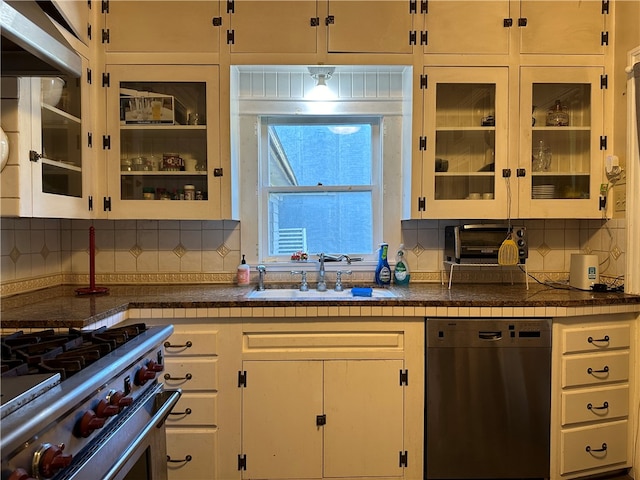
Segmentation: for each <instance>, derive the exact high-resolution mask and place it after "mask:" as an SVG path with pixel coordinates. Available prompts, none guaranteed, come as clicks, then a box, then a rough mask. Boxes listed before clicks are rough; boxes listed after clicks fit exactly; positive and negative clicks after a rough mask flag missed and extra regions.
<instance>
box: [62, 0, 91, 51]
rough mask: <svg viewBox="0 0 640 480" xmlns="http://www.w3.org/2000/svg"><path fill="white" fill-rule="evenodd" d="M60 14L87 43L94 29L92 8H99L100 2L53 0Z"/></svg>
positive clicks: (83, 41) (81, 39)
mask: <svg viewBox="0 0 640 480" xmlns="http://www.w3.org/2000/svg"><path fill="white" fill-rule="evenodd" d="M51 3H52V4H53V5H54V6H55V7H56V8H57V10H58V12H59V13H60V16H61V17H62V18H63V19H64V21H65V22H66V23H67V25H69V27H70V28H71V29H72V30H73V33H74V34H75V36H76V37H78V39H80V41H81V42H82V43H84V44H85V45H88V44H89V40H90V37H93V35H94V30H93V28H92V27H91V23H92V21H91V10H92V9H93V8H97V6H98V5H99V3H100V2H98V1H95V0H94V1H91V0H52V1H51Z"/></svg>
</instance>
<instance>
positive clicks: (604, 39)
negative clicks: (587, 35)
mask: <svg viewBox="0 0 640 480" xmlns="http://www.w3.org/2000/svg"><path fill="white" fill-rule="evenodd" d="M600 45H603V46H605V45H609V32H601V33H600Z"/></svg>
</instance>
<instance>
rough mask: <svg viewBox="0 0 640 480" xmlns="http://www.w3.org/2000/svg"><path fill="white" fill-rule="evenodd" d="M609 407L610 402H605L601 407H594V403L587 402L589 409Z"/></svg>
mask: <svg viewBox="0 0 640 480" xmlns="http://www.w3.org/2000/svg"><path fill="white" fill-rule="evenodd" d="M607 408H609V402H604V403H603V404H602V406H601V407H594V406H593V405H592V404H590V403H588V404H587V410H605V409H607Z"/></svg>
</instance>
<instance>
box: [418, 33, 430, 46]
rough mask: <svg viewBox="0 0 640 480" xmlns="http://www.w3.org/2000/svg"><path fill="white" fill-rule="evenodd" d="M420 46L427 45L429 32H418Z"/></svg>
mask: <svg viewBox="0 0 640 480" xmlns="http://www.w3.org/2000/svg"><path fill="white" fill-rule="evenodd" d="M420 45H429V31H428V30H425V31H424V32H420Z"/></svg>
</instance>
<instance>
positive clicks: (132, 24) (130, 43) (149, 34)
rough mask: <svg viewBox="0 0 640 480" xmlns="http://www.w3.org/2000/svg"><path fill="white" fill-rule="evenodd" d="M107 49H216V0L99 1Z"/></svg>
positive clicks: (180, 51)
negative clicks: (102, 13) (101, 7)
mask: <svg viewBox="0 0 640 480" xmlns="http://www.w3.org/2000/svg"><path fill="white" fill-rule="evenodd" d="M103 4H104V5H106V6H105V7H103V11H104V28H103V30H102V32H100V35H101V36H102V43H103V44H104V46H105V50H106V51H107V52H148V53H212V52H218V49H219V42H220V40H219V38H220V37H219V36H220V22H221V19H220V3H219V2H217V1H214V0H212V1H198V0H196V1H189V0H170V1H161V2H148V1H131V0H127V1H115V0H107V1H106V2H103Z"/></svg>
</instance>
